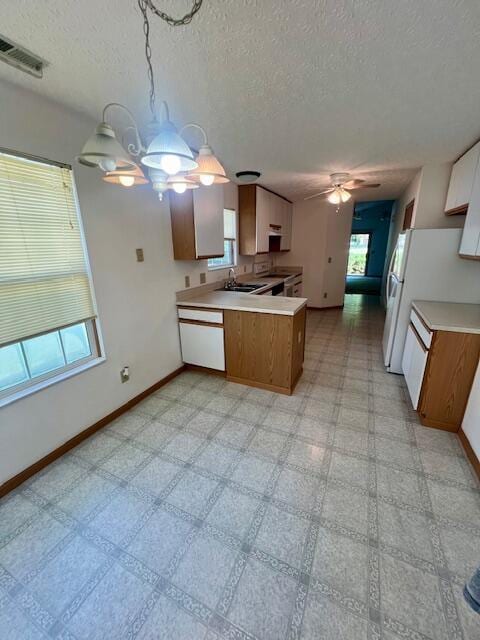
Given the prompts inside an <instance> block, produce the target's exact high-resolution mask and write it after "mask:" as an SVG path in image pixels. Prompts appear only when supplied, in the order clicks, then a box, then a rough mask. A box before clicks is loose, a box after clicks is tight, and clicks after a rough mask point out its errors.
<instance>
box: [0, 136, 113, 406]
mask: <svg viewBox="0 0 480 640" xmlns="http://www.w3.org/2000/svg"><path fill="white" fill-rule="evenodd" d="M0 152H2V153H5V154H8V155H12V156H16V157H18V158H24V159H26V160H32V161H34V162H39V163H43V164H47V165H51V166H55V167H62V168H65V169H68V170H69V171H70V172H71V181H72V193H73V198H74V201H75V210H76V214H77V218H78V226H79V231H80V238H81V243H82V248H83V252H84V260H85V267H86V273H87V276H88V283H89V287H90V295H91V297H92V301H93V306H94V309H95V310H97V300H96V296H95V288H94V286H93V278H92V270H91V266H90V257H89V254H88V247H87V243H86V239H85V230H84V226H83V218H82V212H81V209H80V203H79V199H78V192H77V185H76V181H75V174H74V171H73V168H72V166H71V165H70V164H66V163H64V162H58V161H56V160H50V159H47V158H44V157H41V156H34V155H31V154H28V153H24V152H21V151H16V150H13V149H8V148H5V147H0ZM82 323H85V326H86V330H87V337H88V342H89V345H90V349H91V354H90V355H89V356H87V357H85V358H81V359H79V360H76V361H75V362H71V363H69V364H68V363H66V364H65V366H63V367H59V368H58V369H53V370H52V371H49V372H47V373H45V374H42V375H39V376H36V377H35V378H30V379H29V380H25V381H24V382H21V383H19V384H18V385H15V386H12V387H9V388H7V389H4V390H3V391H0V408H1V407H4V406H6V405H8V404H10V403H12V402H16V401H17V400H20V399H22V398H25V397H27V396H29V395H31V394H33V393H37V392H38V391H40V390H42V389H45V388H47V387H49V386H51V385H54V384H57V383H58V382H61V381H63V380H67V379H68V378H71V377H73V376H75V375H78V374H79V373H82V372H83V371H86V370H88V369H90V368H92V367H94V366H97V365H99V364H102V363H103V362H105V361H106V359H107V358H106V355H105V346H104V342H103V337H102V331H101V326H100V320H99V317H98V312H97V315H96V316H95V317H93V318H87V319H85V320H79V321H78V322H75V323H74V324H71V325H67V326H76V325H78V324H82ZM66 328H67V327H66V326H59V327H56V328H55V329H52V330H51V331H47V332H44V333H43V334H37V335H34V336H28V337H26V338H23V339H22V340H18V341H16V342H13V343H10V344H19V343H22V342H25V341H26V340H30V339H31V338H35V337H38V336H40V335H47V334H50V333H55V332H56V331H60V330H62V329H66ZM2 346H7V345H2ZM1 348H2V347H1V346H0V349H1ZM62 349H63V347H62Z"/></svg>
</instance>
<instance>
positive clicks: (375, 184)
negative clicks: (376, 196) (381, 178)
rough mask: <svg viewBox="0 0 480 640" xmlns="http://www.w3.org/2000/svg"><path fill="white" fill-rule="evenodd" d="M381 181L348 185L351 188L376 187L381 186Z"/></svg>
mask: <svg viewBox="0 0 480 640" xmlns="http://www.w3.org/2000/svg"><path fill="white" fill-rule="evenodd" d="M380 186H381V185H380V182H369V183H364V184H359V185H357V186H353V187H348V188H349V189H376V188H377V187H380Z"/></svg>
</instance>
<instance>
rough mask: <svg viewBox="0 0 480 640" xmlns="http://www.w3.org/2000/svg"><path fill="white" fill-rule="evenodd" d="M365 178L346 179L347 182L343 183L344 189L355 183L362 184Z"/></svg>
mask: <svg viewBox="0 0 480 640" xmlns="http://www.w3.org/2000/svg"><path fill="white" fill-rule="evenodd" d="M364 182H365V180H360V179H359V178H354V179H352V180H347V182H344V183H343V186H344V187H345V188H346V189H351V188H352V187H356V186H357V185H360V184H363V183H364Z"/></svg>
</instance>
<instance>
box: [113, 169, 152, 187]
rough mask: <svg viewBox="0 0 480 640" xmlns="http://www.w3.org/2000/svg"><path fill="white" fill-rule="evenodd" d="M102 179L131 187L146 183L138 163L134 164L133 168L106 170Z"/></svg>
mask: <svg viewBox="0 0 480 640" xmlns="http://www.w3.org/2000/svg"><path fill="white" fill-rule="evenodd" d="M102 179H103V180H104V181H105V182H109V183H110V184H119V185H121V186H122V187H133V186H138V185H140V184H147V183H148V180H147V178H146V177H145V174H144V173H143V171H142V170H141V169H140V167H139V166H138V164H135V165H134V167H133V169H121V170H118V169H117V170H116V171H108V172H107V173H106V174H105V175H104V176H103V178H102Z"/></svg>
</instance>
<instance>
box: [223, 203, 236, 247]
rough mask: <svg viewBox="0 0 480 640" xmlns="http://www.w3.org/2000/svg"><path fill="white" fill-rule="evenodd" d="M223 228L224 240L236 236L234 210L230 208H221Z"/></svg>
mask: <svg viewBox="0 0 480 640" xmlns="http://www.w3.org/2000/svg"><path fill="white" fill-rule="evenodd" d="M223 229H224V232H223V234H224V238H225V239H226V240H235V238H236V237H237V225H236V220H235V211H233V210H232V209H224V210H223Z"/></svg>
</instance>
